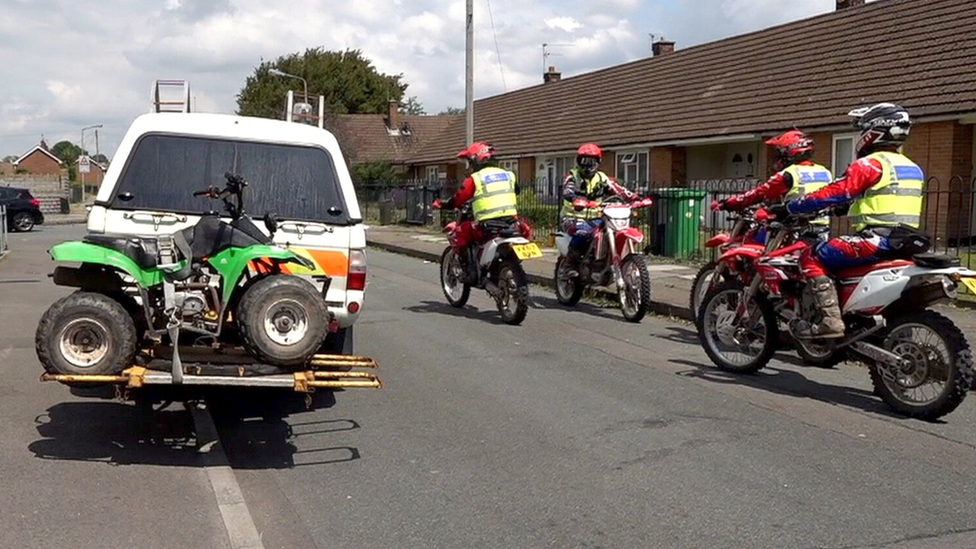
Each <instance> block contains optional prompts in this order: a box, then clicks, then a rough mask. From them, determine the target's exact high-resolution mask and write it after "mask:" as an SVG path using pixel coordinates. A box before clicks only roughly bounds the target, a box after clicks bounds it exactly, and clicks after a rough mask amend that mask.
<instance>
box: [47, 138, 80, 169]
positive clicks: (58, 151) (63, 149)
mask: <svg viewBox="0 0 976 549" xmlns="http://www.w3.org/2000/svg"><path fill="white" fill-rule="evenodd" d="M51 154H53V155H54V156H56V157H58V158H59V159H61V162H64V163H65V164H66V165H67V166H74V164H75V162H77V160H78V157H79V156H81V155H83V154H88V153H87V152H86V151H84V150H83V149H82V148H81V147H79V146H78V145H75V144H74V143H72V142H71V141H58V142H57V143H55V144H54V146H53V147H51Z"/></svg>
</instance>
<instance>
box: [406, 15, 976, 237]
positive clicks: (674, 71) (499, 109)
mask: <svg viewBox="0 0 976 549" xmlns="http://www.w3.org/2000/svg"><path fill="white" fill-rule="evenodd" d="M974 28H976V9H974V7H973V2H972V0H878V1H876V2H872V3H868V4H864V2H863V0H838V2H837V9H836V10H835V11H832V12H830V13H826V14H823V15H820V16H816V17H812V18H809V19H804V20H800V21H795V22H791V23H787V24H784V25H779V26H775V27H772V28H768V29H765V30H761V31H757V32H752V33H749V34H744V35H741V36H736V37H732V38H729V39H725V40H720V41H716V42H712V43H708V44H703V45H699V46H695V47H691V48H686V49H678V50H675V48H674V43H673V42H668V41H659V42H657V43H656V44H654V47H653V55H652V56H651V57H648V58H645V59H640V60H637V61H633V62H630V63H625V64H622V65H617V66H614V67H609V68H606V69H602V70H597V71H594V72H591V73H587V74H582V75H579V76H574V77H571V78H561V77H560V75H559V73H558V72H556V70H555V69H554V68H550V70H549V72H548V73H547V74H546V75H545V76H544V79H543V80H544V81H543V83H541V84H539V85H537V86H533V87H530V88H526V89H522V90H518V91H514V92H509V93H505V94H501V95H497V96H493V97H488V98H485V99H481V100H479V101H476V102H475V137H476V139H479V140H485V141H489V142H491V143H493V144H494V145H495V146H496V147H497V148H498V150H499V152H500V155H501V156H500V158H501V160H502V164H503V165H504V166H505V167H506V168H509V169H512V170H513V171H516V172H517V173H518V175H519V178H520V179H521V180H522V181H529V180H535V181H536V192H537V193H539V194H542V195H555V194H558V192H559V189H558V184H559V183H558V181H559V179H560V178H561V176H562V175H563V174H564V173H565V172H566V171H567V170H568V169H569V167H571V165H572V162H573V159H574V151H575V149H576V147H577V146H578V145H579V144H580V143H583V142H587V141H594V142H596V143H599V144H600V145H601V146H603V147H604V148H605V150H606V151H607V152H606V155H605V158H604V165H603V168H604V169H605V170H606V171H607V172H608V173H610V174H611V175H612V176H615V177H616V178H617V179H619V180H621V181H623V182H625V183H629V184H631V185H635V184H639V186H643V185H648V186H653V187H663V186H676V185H677V186H684V185H697V184H701V183H703V182H704V181H705V180H720V179H747V180H748V179H761V178H765V177H766V176H767V175H768V174H769V173H771V170H772V164H773V159H772V158H771V155H770V151H769V150H768V148H767V147H765V146H764V145H763V144H762V141H763V140H764V139H766V138H768V137H770V136H772V135H774V134H776V133H779V132H782V131H784V130H787V129H791V128H793V127H797V128H801V129H803V130H805V131H807V132H809V133H811V134H812V135H813V137H814V138H815V139H816V141H817V145H818V148H817V154H816V160H817V161H818V162H821V163H823V164H824V165H826V166H828V167H831V168H832V169H833V170H834V172H835V173H838V174H839V173H842V172H843V171H844V169H845V168H846V166H847V165H848V164H849V163H850V162H851V161H852V160H853V158H854V152H853V145H854V142H855V139H856V133H855V132H854V130H853V128H852V127H851V123H850V122H851V119H850V118H849V117H847V116H846V113H847V112H848V111H850V110H851V109H852V108H854V107H859V106H865V105H869V104H873V103H877V102H881V101H893V102H897V103H900V104H902V105H903V106H905V107H906V108H908V109H909V111H910V112H911V113H912V115H913V117H914V118H915V120H916V122H917V124H916V126H915V128H914V129H913V130H912V135H911V138H910V139H909V141H908V143H907V144H906V146H905V152H906V153H907V154H908V155H909V156H911V157H912V158H913V159H914V160H915V161H916V162H918V163H919V164H920V165H921V166H922V168H923V169H924V170H925V173H926V175H927V177H929V178H930V180H929V186H928V190H929V191H930V192H929V195H928V198H927V201H928V202H929V203H928V205H927V208H926V227H927V229H928V230H929V232H930V233H932V232H935V233H937V236H938V237H946V236H948V237H949V238H954V237H955V236H959V235H963V234H965V235H969V234H972V233H973V232H976V231H973V229H972V228H971V227H972V226H973V224H974V223H973V220H972V219H969V218H970V217H971V216H972V214H969V213H968V212H970V210H971V209H972V208H970V205H971V202H972V195H971V181H972V180H973V178H974V177H976V173H974V168H973V164H974V156H976V138H974V127H976V70H973V64H972V63H973V62H972V59H973V56H974V54H976V33H973V32H972V29H974ZM463 141H464V121H463V120H460V121H456V122H453V123H451V124H449V125H448V126H447V127H446V128H445V130H444V133H443V134H441V135H439V136H437V137H435V138H432V139H430V140H429V141H428V142H427V143H426V144H425V145H424V146H422V147H421V148H419V149H418V150H417V151H416V153H415V154H414V155H413V156H412V157H411V158H410V161H409V164H410V173H411V175H413V176H422V175H423V174H425V173H426V172H427V171H428V170H433V169H436V170H438V172H443V173H447V174H451V173H457V170H458V168H457V167H456V163H455V162H454V159H453V156H454V153H455V152H456V151H457V150H459V149H460V148H461V147H462V145H463V144H464V143H463ZM452 166H454V167H453V168H452ZM936 202H942V203H941V204H937V203H936ZM952 212H967V213H966V214H965V215H958V214H953V213H952Z"/></svg>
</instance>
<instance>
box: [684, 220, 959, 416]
mask: <svg viewBox="0 0 976 549" xmlns="http://www.w3.org/2000/svg"><path fill="white" fill-rule="evenodd" d="M764 214H765V212H763V211H760V212H757V214H756V219H757V221H763V219H762V217H763V215H764ZM767 220H768V216H767ZM808 222H809V220H808V219H805V218H801V217H793V218H791V219H789V220H787V221H785V222H773V223H769V225H768V227H769V231H770V235H769V238H768V240H767V242H768V244H767V246H766V248H765V249H764V250H756V248H755V247H753V246H740V247H737V248H734V249H731V250H728V251H727V252H726V253H725V254H723V255H722V257H721V258H720V259H719V261H720V262H722V263H725V264H726V268H727V269H728V272H729V274H730V275H731V276H732V277H733V279H732V280H729V281H726V282H723V283H721V284H720V285H718V286H717V287H715V288H713V289H712V290H711V291H710V292H709V293H708V295H706V296H705V299H704V301H703V304H702V308H701V311H700V312H699V317H698V322H699V326H700V329H699V338H700V341H701V344H702V347H704V349H705V352H706V353H707V354H708V356H709V358H710V359H711V360H712V362H714V363H715V365H716V366H718V367H719V368H720V369H722V370H726V371H729V372H735V373H743V374H749V373H754V372H756V371H758V370H759V369H761V368H762V367H764V366H765V365H766V364H767V363H768V362H769V360H770V359H771V358H772V355H773V352H774V351H775V349H776V341H777V339H778V337H779V325H780V323H781V322H783V323H785V324H786V325H787V326H788V327H789V328H788V329H789V330H790V331H791V332H796V331H797V328H799V327H800V323H803V322H813V321H814V320H815V319H816V318H817V315H819V311H818V310H817V307H816V305H815V301H814V299H813V292H812V288H811V287H810V286H809V285H808V284H807V281H806V279H805V278H804V276H803V274H802V272H801V270H800V265H799V255H800V253H801V252H802V251H803V250H804V249H805V248H806V247H807V246H809V244H808V241H806V240H804V239H802V238H799V237H800V235H801V234H802V233H803V232H804V231H805V230H807V224H808ZM832 276H833V278H834V280H835V281H836V283H837V286H838V295H839V296H840V302H841V303H840V304H841V310H842V312H843V315H844V322H845V324H846V325H847V332H846V334H845V335H844V337H843V338H841V339H833V340H813V341H812V343H815V344H817V345H822V346H825V347H827V348H829V349H830V350H831V352H833V354H834V356H835V359H836V360H838V361H839V360H841V359H842V358H843V356H844V354H845V353H851V354H853V355H855V356H857V358H859V359H860V360H862V361H864V362H866V363H867V365H868V369H869V371H870V375H871V380H872V382H873V384H874V389H875V393H876V394H877V395H878V396H880V397H881V399H882V400H883V401H884V402H885V403H886V404H887V405H888V406H889V407H891V408H892V409H893V410H895V411H896V412H898V413H900V414H904V415H907V416H910V417H916V418H920V419H926V420H933V419H936V418H939V417H941V416H943V415H945V414H948V413H949V412H951V411H952V410H954V409H955V408H956V407H957V406H959V404H960V403H962V401H963V399H964V398H965V397H966V393H967V392H968V391H969V389H970V388H971V387H972V384H973V358H972V353H971V352H970V350H969V344H968V342H967V341H966V338H965V336H964V335H963V333H962V332H961V331H960V330H959V328H958V327H957V326H956V325H955V324H953V323H952V321H951V320H949V319H948V318H946V317H944V316H942V315H940V314H938V313H936V312H934V311H931V310H927V309H926V307H927V306H929V305H930V304H932V303H935V302H937V301H940V300H942V299H946V298H949V299H951V298H954V297H955V290H956V288H957V285H958V284H959V283H960V282H961V283H964V284H966V286H967V287H969V288H976V271H972V270H969V269H964V268H962V267H959V260H958V259H957V258H954V257H949V256H943V255H937V254H920V255H915V256H914V257H913V259H911V260H908V259H899V260H891V261H880V262H877V263H874V264H869V265H864V266H860V267H855V268H851V269H845V270H842V271H839V272H836V273H832Z"/></svg>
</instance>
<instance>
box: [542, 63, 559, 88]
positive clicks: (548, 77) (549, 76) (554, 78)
mask: <svg viewBox="0 0 976 549" xmlns="http://www.w3.org/2000/svg"><path fill="white" fill-rule="evenodd" d="M562 77H563V73H561V72H559V71H557V70H556V67H549V70H548V71H546V72H545V73H543V74H542V81H543V82H545V83H546V84H549V83H550V82H559V81H560V80H561V79H562Z"/></svg>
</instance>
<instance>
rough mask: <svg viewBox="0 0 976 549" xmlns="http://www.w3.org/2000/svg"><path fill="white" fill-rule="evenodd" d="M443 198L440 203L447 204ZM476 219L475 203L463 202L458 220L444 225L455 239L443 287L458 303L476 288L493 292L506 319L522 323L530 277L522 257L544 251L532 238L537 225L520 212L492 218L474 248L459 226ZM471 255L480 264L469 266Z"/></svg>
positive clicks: (445, 256)
mask: <svg viewBox="0 0 976 549" xmlns="http://www.w3.org/2000/svg"><path fill="white" fill-rule="evenodd" d="M441 207H442V206H441V204H440V202H439V201H436V202H435V203H434V208H438V209H439V208H441ZM468 219H472V216H471V206H470V204H467V205H465V206H463V207H462V208H461V209H460V211H459V215H458V219H457V220H456V221H452V222H450V223H448V224H447V225H446V226H445V227H444V232H445V233H446V234H447V240H448V242H449V245H448V247H447V248H446V249H445V250H444V253H442V254H441V269H440V270H441V290H443V292H444V297H446V298H447V302H448V303H450V304H451V306H452V307H457V308H461V307H464V306H465V305H466V304H467V302H468V298H469V297H470V296H471V288H472V287H474V288H480V289H483V290H485V291H487V292H488V295H489V296H491V298H492V299H494V300H495V304H496V305H497V307H498V311H499V312H500V313H501V315H502V320H503V321H504V322H505V323H506V324H511V325H518V324H521V323H522V321H523V320H525V315H526V314H527V313H528V311H529V281H528V278H527V277H526V276H525V270H524V269H523V268H522V260H524V259H532V258H536V257H542V250H541V249H540V248H539V245H538V244H536V243H534V242H532V241H531V240H529V239H530V238H531V235H532V230H531V228H530V227H529V225H528V224H527V223H525V221H522V220H519V219H516V218H503V219H492V220H488V221H484V222H482V223H481V224H480V227H481V230H482V231H483V232H484V233H485V237H486V240H485V242H484V243H482V244H475V243H471V244H469V246H476V247H475V248H474V250H473V252H469V251H468V250H465V249H462V248H460V247H459V245H458V228H459V227H460V224H461V222H463V221H464V220H468ZM469 258H475V259H476V261H477V268H476V269H469V268H468V267H469V265H468V261H470V259H469Z"/></svg>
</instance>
